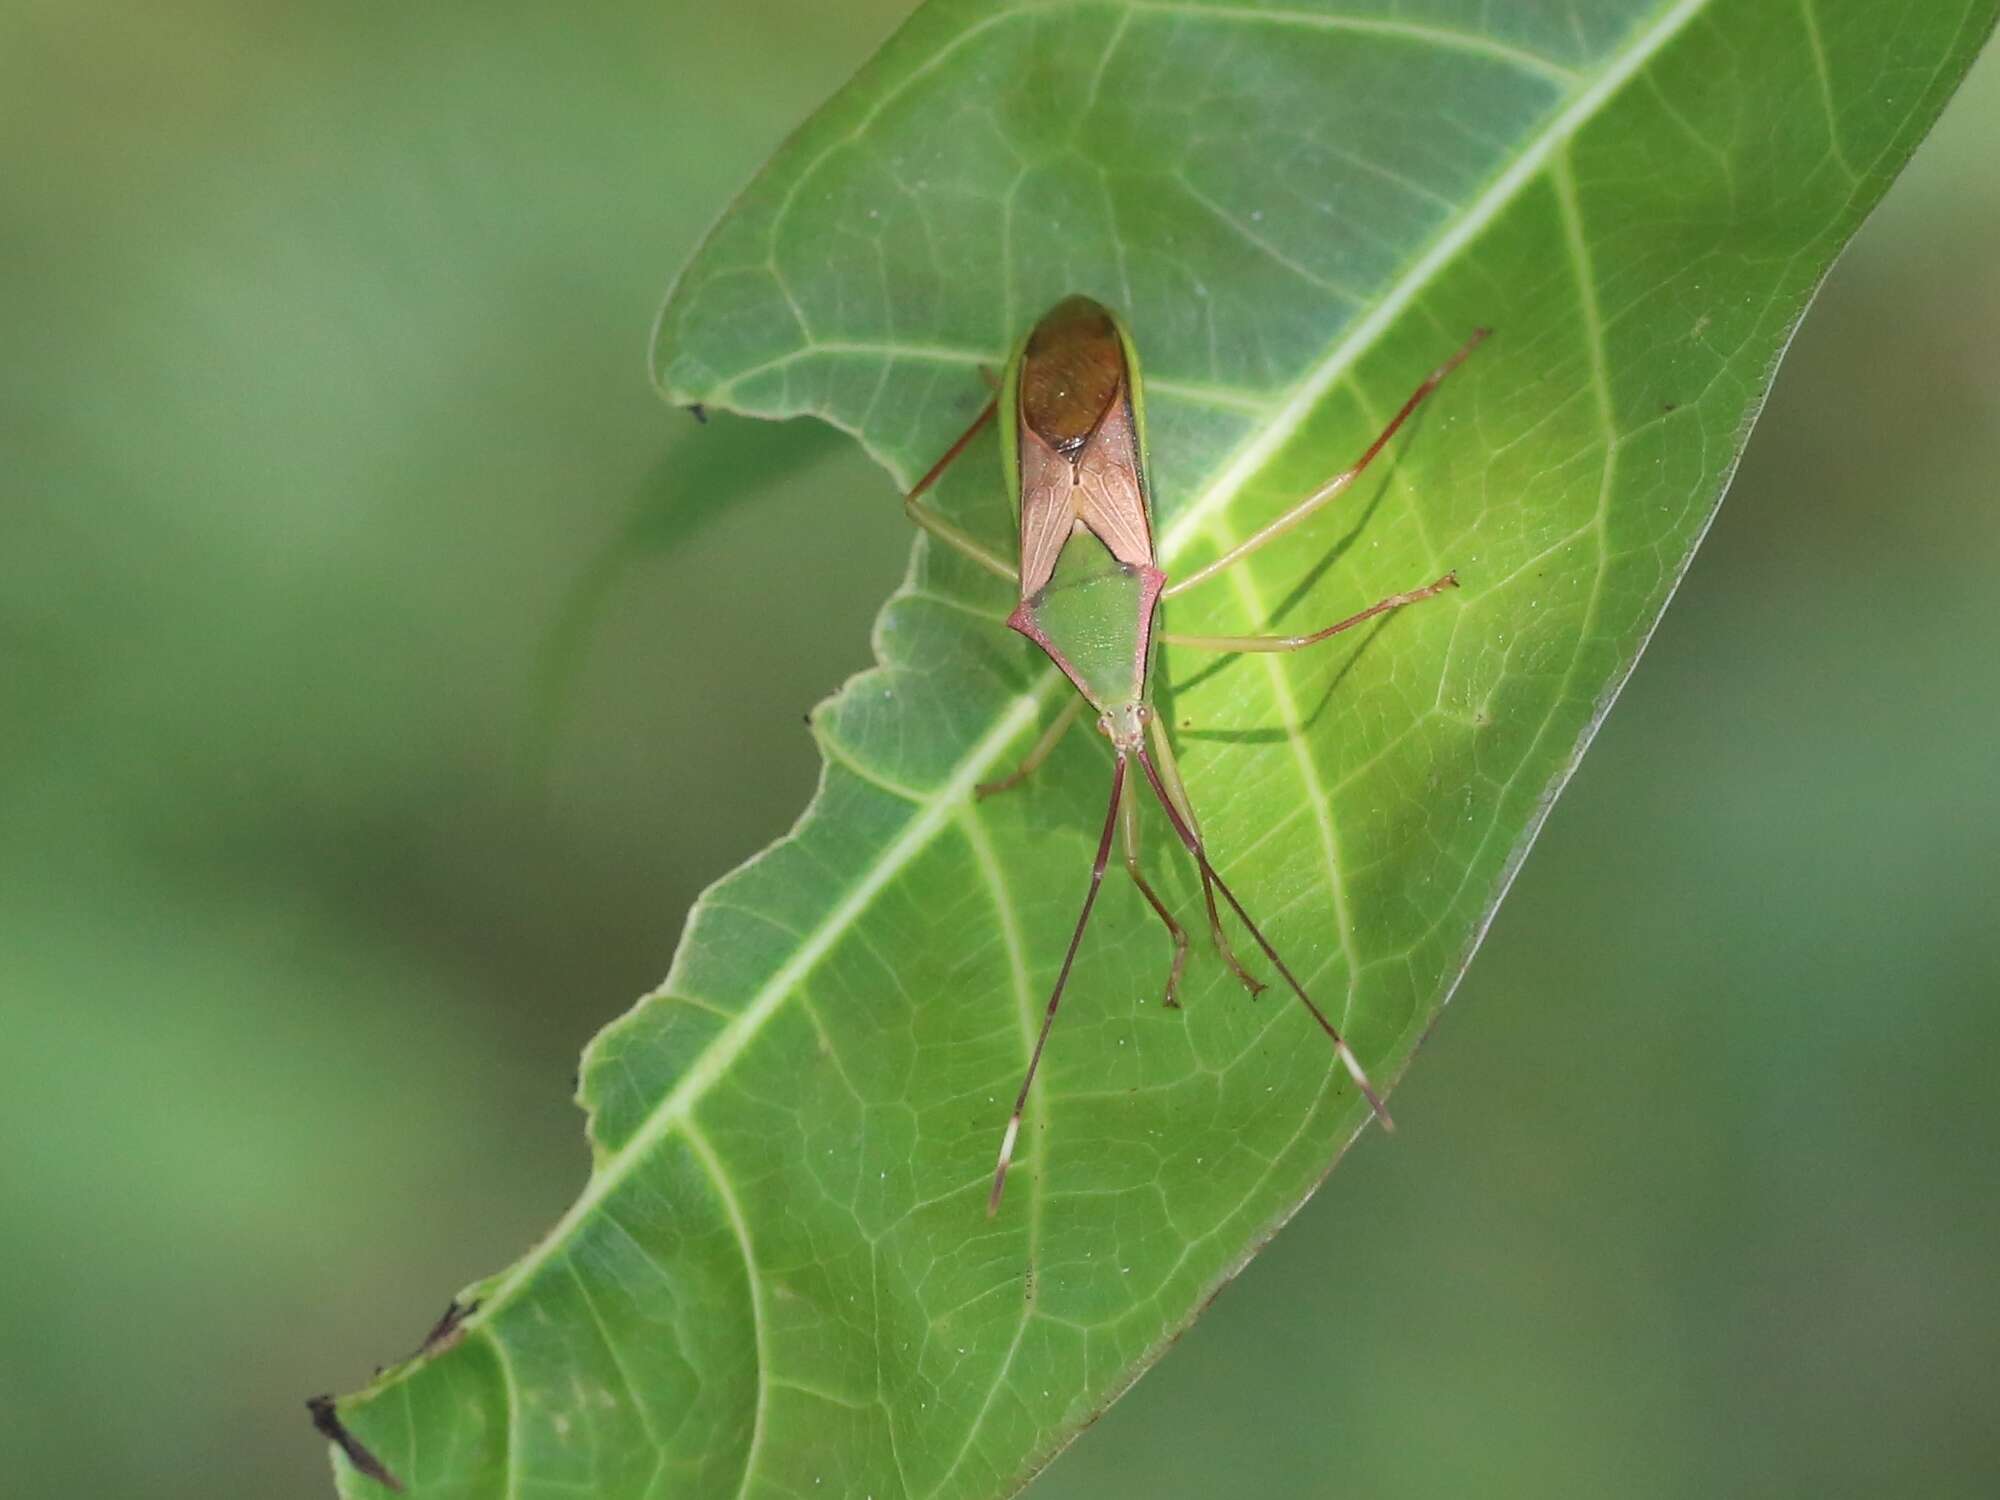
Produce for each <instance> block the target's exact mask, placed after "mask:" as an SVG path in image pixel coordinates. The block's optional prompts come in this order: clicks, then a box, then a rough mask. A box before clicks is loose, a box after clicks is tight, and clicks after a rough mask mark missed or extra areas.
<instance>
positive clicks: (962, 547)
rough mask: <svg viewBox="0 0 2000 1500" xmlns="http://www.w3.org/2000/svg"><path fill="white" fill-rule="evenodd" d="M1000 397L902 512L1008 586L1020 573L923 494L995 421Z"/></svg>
mask: <svg viewBox="0 0 2000 1500" xmlns="http://www.w3.org/2000/svg"><path fill="white" fill-rule="evenodd" d="M999 405H1000V402H999V398H998V397H997V396H996V397H995V398H994V399H993V400H991V401H989V402H987V403H986V405H985V407H984V408H983V409H982V410H981V411H980V413H979V415H978V416H976V417H974V418H973V419H972V425H971V426H970V427H968V428H966V429H965V431H964V432H962V433H960V434H959V436H958V441H957V442H955V443H953V444H952V445H951V446H950V447H949V448H947V449H945V450H944V457H942V458H940V459H939V460H938V461H937V462H936V463H934V464H932V465H931V466H930V470H929V472H928V473H926V474H925V475H924V477H923V478H922V479H919V480H918V481H917V482H916V484H915V486H913V487H912V488H911V490H910V492H909V494H907V495H905V496H903V513H904V514H905V515H907V516H908V517H909V518H910V519H911V520H912V521H914V522H915V523H916V524H917V525H919V526H921V527H923V529H924V530H926V531H928V532H929V533H930V534H931V535H932V536H934V537H936V538H937V539H938V540H939V541H941V542H943V543H944V544H945V545H946V546H948V547H950V548H951V549H952V550H953V551H955V552H957V553H959V554H960V555H961V556H963V557H966V558H969V559H971V560H972V561H973V562H975V563H977V564H979V566H980V567H982V568H984V569H986V571H987V572H989V573H994V574H998V575H999V576H1000V577H1002V578H1004V579H1006V580H1007V581H1008V582H1009V583H1015V582H1018V581H1019V578H1020V574H1019V572H1018V571H1017V570H1016V569H1015V568H1014V567H1012V566H1011V565H1010V564H1008V563H1006V562H1004V561H1003V560H1002V559H1001V558H1000V557H999V556H997V555H996V554H994V553H992V552H990V551H988V550H987V549H986V548H984V547H982V546H981V545H980V544H979V543H978V542H975V541H974V540H973V539H972V538H971V537H970V536H968V535H966V534H965V532H963V531H961V530H960V529H959V528H958V527H956V526H954V525H953V524H952V523H951V522H949V521H947V520H946V519H945V518H944V517H943V516H941V515H939V514H938V513H937V512H936V511H934V510H932V509H931V508H930V507H929V506H928V505H926V504H924V503H923V493H924V491H925V490H927V489H929V488H930V487H931V486H932V485H933V484H935V483H937V479H938V476H939V475H940V474H942V473H944V471H945V470H946V469H948V468H950V467H951V461H952V460H953V459H955V458H957V457H958V455H959V454H961V453H963V452H964V451H965V448H966V445H967V444H968V443H970V442H971V441H972V440H973V438H975V437H977V436H978V435H979V429H980V428H982V427H984V426H985V425H986V424H987V423H988V422H990V421H992V420H993V413H994V412H995V411H996V410H998V409H999Z"/></svg>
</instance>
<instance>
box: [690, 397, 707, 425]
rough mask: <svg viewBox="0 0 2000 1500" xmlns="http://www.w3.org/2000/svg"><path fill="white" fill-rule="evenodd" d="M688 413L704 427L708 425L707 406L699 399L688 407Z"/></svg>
mask: <svg viewBox="0 0 2000 1500" xmlns="http://www.w3.org/2000/svg"><path fill="white" fill-rule="evenodd" d="M688 415H689V416H691V417H693V418H694V419H695V420H696V421H697V422H699V423H701V425H702V426H704V427H706V426H707V425H708V408H707V407H705V406H703V405H702V404H701V403H700V402H699V401H697V402H695V403H694V405H692V406H690V407H689V408H688Z"/></svg>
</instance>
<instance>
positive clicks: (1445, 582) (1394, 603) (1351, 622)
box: [1160, 573, 1458, 651]
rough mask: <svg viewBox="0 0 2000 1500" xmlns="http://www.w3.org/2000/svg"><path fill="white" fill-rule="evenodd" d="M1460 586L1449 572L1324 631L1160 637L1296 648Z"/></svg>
mask: <svg viewBox="0 0 2000 1500" xmlns="http://www.w3.org/2000/svg"><path fill="white" fill-rule="evenodd" d="M1457 587H1458V575H1457V574H1456V573H1447V574H1445V575H1444V577H1442V578H1440V579H1439V580H1438V581H1437V582H1436V583H1427V584H1425V585H1424V586H1423V587H1422V588H1420V589H1411V590H1409V591H1408V592H1407V593H1401V594H1391V595H1390V596H1389V597H1388V598H1386V599H1377V600H1376V601H1375V602H1374V603H1373V604H1371V605H1369V606H1368V607H1367V608H1366V609H1364V610H1362V611H1360V612H1359V613H1357V614H1351V615H1349V616H1348V617H1347V618H1346V619H1344V620H1336V621H1335V622H1334V623H1333V624H1331V625H1329V626H1327V627H1326V629H1324V630H1315V631H1313V632H1312V633H1310V634H1309V635H1172V634H1162V635H1161V636H1160V639H1161V640H1162V641H1164V642H1165V643H1166V644H1167V645H1169V646H1192V647H1193V648H1194V649H1195V650H1197V651H1297V650H1300V649H1302V648H1303V647H1306V646H1316V645H1318V644H1319V643H1320V642H1321V641H1323V640H1326V639H1327V638H1328V637H1330V636H1336V635H1339V634H1340V633H1341V631H1343V630H1352V629H1353V628H1354V627H1355V626H1357V625H1361V624H1364V623H1366V622H1367V621H1369V620H1372V619H1374V618H1375V617H1376V616H1377V615H1382V614H1387V613H1388V612H1389V611H1390V610H1392V609H1401V608H1402V607H1403V606H1404V605H1405V604H1416V603H1418V602H1419V601H1421V600H1424V599H1434V598H1436V597H1437V596H1438V595H1439V594H1442V593H1444V592H1445V590H1447V589H1455V588H1457Z"/></svg>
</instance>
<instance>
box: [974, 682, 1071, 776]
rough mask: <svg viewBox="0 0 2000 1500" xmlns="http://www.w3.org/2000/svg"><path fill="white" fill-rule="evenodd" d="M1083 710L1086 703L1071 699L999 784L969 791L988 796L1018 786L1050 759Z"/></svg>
mask: <svg viewBox="0 0 2000 1500" xmlns="http://www.w3.org/2000/svg"><path fill="white" fill-rule="evenodd" d="M1084 707H1085V700H1084V699H1083V698H1082V697H1081V696H1075V697H1072V698H1071V699H1070V700H1069V702H1068V703H1067V704H1066V705H1065V706H1064V708H1063V711H1062V712H1061V713H1059V714H1057V715H1056V716H1055V717H1054V718H1053V719H1051V720H1050V721H1049V727H1048V728H1047V729H1045V730H1043V731H1042V737H1041V738H1040V739H1038V740H1036V741H1035V743H1034V746H1033V747H1032V748H1031V749H1030V750H1029V751H1028V753H1027V754H1026V755H1025V756H1023V757H1022V758H1021V764H1020V765H1018V766H1016V767H1015V768H1014V770H1013V772H1012V773H1011V774H1009V775H1006V776H1002V777H1001V778H1000V779H999V780H998V781H982V782H980V783H979V785H978V786H976V787H974V788H973V789H972V794H973V795H974V796H975V797H991V796H992V795H993V794H994V793H996V792H1004V791H1008V790H1011V789H1012V788H1014V787H1017V786H1019V785H1020V784H1021V783H1022V782H1024V781H1026V780H1027V779H1028V778H1029V777H1030V776H1032V775H1034V774H1035V772H1037V771H1039V770H1040V769H1041V767H1042V762H1043V761H1045V760H1047V759H1048V758H1049V754H1050V752H1051V751H1053V750H1054V749H1055V748H1056V746H1057V745H1058V744H1060V743H1061V741H1062V737H1063V736H1064V735H1066V734H1068V733H1069V732H1070V729H1071V728H1072V727H1073V726H1074V725H1075V724H1076V720H1077V715H1079V714H1081V713H1082V712H1083V710H1084Z"/></svg>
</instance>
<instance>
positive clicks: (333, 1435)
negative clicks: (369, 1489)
mask: <svg viewBox="0 0 2000 1500" xmlns="http://www.w3.org/2000/svg"><path fill="white" fill-rule="evenodd" d="M306 1410H307V1411H309V1412H311V1413H312V1424H313V1427H314V1428H315V1429H316V1430H317V1431H318V1432H319V1435H320V1436H321V1437H323V1438H325V1439H326V1440H327V1441H328V1442H329V1443H332V1444H333V1445H334V1446H335V1447H337V1448H339V1449H340V1451H341V1452H342V1453H345V1454H346V1455H347V1461H348V1462H349V1463H351V1464H353V1465H354V1467H355V1468H356V1469H357V1470H358V1471H359V1472H361V1473H363V1474H366V1475H367V1476H368V1477H369V1478H370V1479H372V1480H374V1481H375V1482H376V1483H378V1484H386V1485H387V1486H388V1487H389V1488H390V1489H392V1490H394V1491H395V1492H396V1493H397V1494H399V1495H400V1494H402V1493H403V1482H402V1481H401V1480H400V1479H398V1478H397V1477H396V1476H395V1475H394V1474H391V1473H390V1472H389V1470H388V1469H387V1468H386V1467H385V1466H384V1465H383V1463H382V1460H381V1459H379V1458H377V1457H376V1456H375V1455H374V1454H372V1453H370V1452H369V1451H368V1449H367V1446H366V1445H365V1444H364V1443H362V1441H361V1439H359V1438H357V1437H356V1436H355V1435H354V1434H353V1433H351V1432H349V1431H348V1430H347V1427H346V1425H345V1424H344V1423H342V1421H341V1420H340V1414H339V1413H338V1412H336V1411H335V1410H334V1409H333V1397H331V1396H314V1397H312V1398H310V1399H309V1400H308V1401H307V1402H306Z"/></svg>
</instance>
